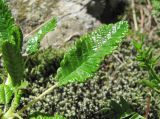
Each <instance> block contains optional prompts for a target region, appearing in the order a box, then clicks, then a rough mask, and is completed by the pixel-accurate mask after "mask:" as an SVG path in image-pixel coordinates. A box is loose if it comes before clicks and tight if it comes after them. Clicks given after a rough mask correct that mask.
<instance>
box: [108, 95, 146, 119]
mask: <svg viewBox="0 0 160 119" xmlns="http://www.w3.org/2000/svg"><path fill="white" fill-rule="evenodd" d="M110 105H111V110H112V115H113V116H114V117H115V118H116V119H145V118H144V117H142V116H141V115H139V114H138V113H136V112H133V110H132V109H131V106H130V105H129V103H128V102H126V100H125V99H124V98H123V97H120V101H119V103H117V102H116V101H114V100H111V104H110ZM111 117H112V116H111Z"/></svg>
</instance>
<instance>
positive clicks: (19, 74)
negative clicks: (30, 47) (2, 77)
mask: <svg viewBox="0 0 160 119" xmlns="http://www.w3.org/2000/svg"><path fill="white" fill-rule="evenodd" d="M2 56H3V61H4V66H5V68H6V70H7V72H8V73H9V75H10V77H11V83H12V86H14V87H16V86H20V84H21V81H22V80H23V71H24V68H23V59H22V56H21V53H20V51H19V49H17V46H16V45H15V44H14V43H12V42H10V41H5V42H4V43H3V44H2Z"/></svg>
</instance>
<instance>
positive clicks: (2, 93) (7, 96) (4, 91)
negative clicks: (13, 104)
mask: <svg viewBox="0 0 160 119" xmlns="http://www.w3.org/2000/svg"><path fill="white" fill-rule="evenodd" d="M12 96H13V91H12V89H11V88H10V87H9V86H8V85H5V84H0V104H8V103H9V102H10V101H11V99H12Z"/></svg>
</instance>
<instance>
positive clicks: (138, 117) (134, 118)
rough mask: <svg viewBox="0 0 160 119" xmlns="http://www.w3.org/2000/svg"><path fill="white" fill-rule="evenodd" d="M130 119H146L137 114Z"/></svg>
mask: <svg viewBox="0 0 160 119" xmlns="http://www.w3.org/2000/svg"><path fill="white" fill-rule="evenodd" d="M129 119H145V118H144V117H143V116H141V115H139V114H138V113H135V114H134V115H133V116H132V117H130V118H129Z"/></svg>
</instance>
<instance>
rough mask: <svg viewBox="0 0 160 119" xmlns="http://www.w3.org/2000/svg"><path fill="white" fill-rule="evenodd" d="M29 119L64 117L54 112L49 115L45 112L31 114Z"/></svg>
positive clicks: (60, 118) (58, 118)
mask: <svg viewBox="0 0 160 119" xmlns="http://www.w3.org/2000/svg"><path fill="white" fill-rule="evenodd" d="M30 119H66V118H64V117H63V116H61V115H58V114H55V115H54V116H49V115H46V114H41V113H36V114H33V115H32V116H31V117H30Z"/></svg>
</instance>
